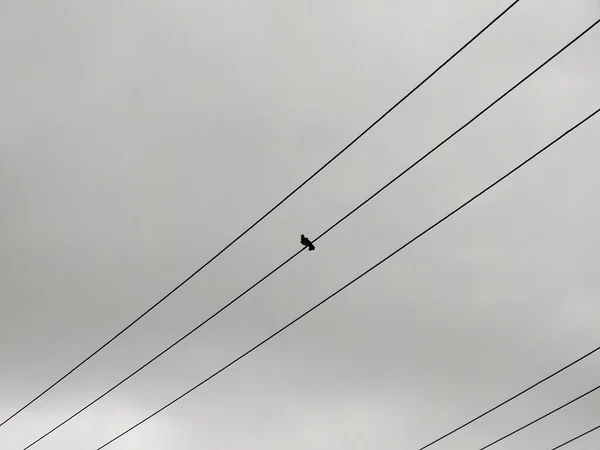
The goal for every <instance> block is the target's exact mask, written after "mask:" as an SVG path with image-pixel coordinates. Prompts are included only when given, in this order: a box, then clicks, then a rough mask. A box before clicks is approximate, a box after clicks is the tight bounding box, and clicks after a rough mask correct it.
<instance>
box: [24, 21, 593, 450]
mask: <svg viewBox="0 0 600 450" xmlns="http://www.w3.org/2000/svg"><path fill="white" fill-rule="evenodd" d="M598 23H600V19H599V20H597V21H596V22H595V23H593V24H592V25H591V26H589V27H588V28H587V29H586V30H584V31H583V32H582V33H580V34H579V35H578V36H576V37H575V38H574V39H572V40H571V41H570V42H569V43H567V44H566V45H565V46H564V47H562V48H561V49H560V50H559V51H558V52H556V53H554V54H553V55H552V56H551V57H550V58H548V59H547V60H546V61H545V62H544V63H542V64H541V65H539V66H538V67H537V68H536V69H534V70H533V71H532V72H530V73H529V74H528V75H527V76H525V77H524V78H522V79H521V80H520V81H519V82H518V83H517V84H515V85H513V86H512V87H511V88H510V89H509V90H508V91H506V92H505V93H504V94H502V95H501V96H500V97H498V98H497V99H496V100H494V101H493V102H492V103H490V104H489V105H488V106H487V107H485V108H484V109H483V110H482V111H480V112H479V113H478V114H477V115H475V116H474V117H473V118H472V119H470V120H469V121H468V122H466V123H465V124H464V125H463V126H461V127H460V128H459V129H457V130H456V131H455V132H454V133H452V134H451V135H450V136H449V137H447V138H446V139H444V140H443V141H442V142H440V143H439V144H438V145H436V146H435V147H434V148H433V149H431V150H430V151H429V152H427V153H426V154H425V155H423V156H422V157H421V158H419V159H418V160H417V161H416V162H414V163H413V164H411V165H410V166H409V167H408V168H406V169H405V170H403V171H402V172H401V173H399V174H398V175H396V176H395V177H394V178H393V179H392V180H390V181H389V182H388V183H386V184H385V185H384V186H383V187H381V188H380V189H379V190H377V191H376V192H375V193H374V194H372V195H371V196H370V197H368V198H367V199H366V200H364V201H363V202H362V203H360V204H359V205H358V206H357V207H355V208H354V209H353V210H352V211H350V212H349V213H347V214H346V215H345V216H344V217H342V218H341V219H339V220H338V221H337V222H335V223H334V224H333V225H332V226H330V227H329V228H328V229H327V230H325V231H324V232H323V233H321V234H320V235H319V236H318V237H316V238H315V239H314V240H313V242H317V241H318V240H319V239H321V238H322V237H323V236H325V235H326V234H327V233H329V232H330V231H331V230H333V229H334V228H335V227H337V226H338V225H339V224H341V223H342V222H343V221H345V220H346V219H347V218H349V217H350V216H351V215H352V214H354V213H355V212H357V211H358V210H359V209H360V208H362V207H363V206H364V205H366V204H367V203H368V202H370V201H371V200H372V199H373V198H375V197H376V196H377V195H379V194H380V193H381V192H383V191H384V190H385V189H387V188H388V187H389V186H391V185H392V184H393V183H394V182H395V181H397V180H398V179H399V178H401V177H402V176H403V175H405V174H406V173H407V172H408V171H409V170H411V169H412V168H414V167H415V166H417V165H418V164H419V163H421V162H422V161H423V160H424V159H426V158H427V157H428V156H430V155H431V154H432V153H433V152H435V151H436V150H437V149H439V148H440V147H441V146H442V145H444V144H445V143H446V142H448V141H449V140H450V139H452V138H453V137H454V136H456V135H457V134H458V133H460V132H461V131H462V130H464V129H465V128H467V127H468V126H469V125H470V124H472V123H473V122H474V121H475V120H477V119H478V118H479V117H481V116H482V115H483V114H484V113H485V112H487V111H488V110H489V109H490V108H492V107H493V106H494V105H495V104H496V103H498V102H499V101H501V100H502V99H503V98H504V97H506V96H507V95H508V94H510V93H511V92H512V91H513V90H515V89H516V88H517V87H519V86H520V85H521V84H523V83H524V82H525V81H526V80H528V79H529V78H530V77H532V76H533V75H534V74H535V73H537V72H538V71H539V70H541V69H542V68H543V67H544V66H545V65H547V64H548V63H549V62H550V61H552V60H553V59H554V58H556V57H557V56H558V55H560V54H561V53H562V52H563V51H565V50H566V49H567V48H569V47H570V46H571V45H572V44H574V43H575V42H576V41H577V40H579V39H580V38H581V37H583V36H584V35H585V34H586V33H588V32H589V31H590V30H591V29H592V28H593V27H595V26H596V25H597V24H598ZM303 251H304V248H302V249H300V250H298V251H297V252H296V253H294V254H293V255H292V256H290V257H289V258H288V259H286V260H285V261H283V262H282V263H281V264H279V265H278V266H277V267H275V268H274V269H273V270H271V271H270V272H269V273H267V274H266V275H265V276H263V277H262V278H261V279H259V280H258V281H257V282H255V283H254V284H253V285H252V286H250V287H249V288H247V289H246V290H245V291H244V292H242V293H241V294H239V295H238V296H237V297H235V298H234V299H233V300H231V301H230V302H229V303H227V304H225V305H224V306H222V307H221V308H220V309H219V310H217V311H216V312H215V313H213V314H212V315H211V316H209V317H208V318H206V319H205V320H204V321H202V322H201V323H200V324H198V325H197V326H195V327H194V328H192V329H191V330H190V331H189V332H187V333H186V334H185V335H183V336H182V337H181V338H179V339H178V340H176V341H175V342H174V343H172V344H171V345H169V346H168V347H166V348H165V349H164V350H162V351H161V352H160V353H158V354H157V355H156V356H154V357H153V358H152V359H150V360H149V361H147V362H146V363H145V364H144V365H142V366H141V367H139V368H138V369H137V370H135V371H134V372H132V373H131V374H130V375H128V376H127V377H125V378H124V379H123V380H121V381H120V382H118V383H117V384H115V385H114V386H113V387H111V388H110V389H108V390H107V391H106V392H104V393H103V394H102V395H100V396H99V397H97V398H96V399H94V400H93V401H91V402H90V403H88V404H87V405H86V406H84V407H82V408H81V409H80V410H78V411H77V412H75V413H74V414H72V415H71V416H70V417H68V418H67V419H65V420H64V421H62V422H61V423H59V424H58V425H56V426H55V427H54V428H52V429H51V430H49V431H48V432H46V433H45V434H44V435H42V436H40V437H39V438H38V439H36V440H35V441H33V442H32V443H31V444H29V445H28V446H27V447H25V449H24V450H26V449H28V448H30V447H32V446H33V445H35V444H37V443H38V442H39V441H41V440H42V439H44V438H45V437H47V436H48V435H50V434H51V433H53V432H54V431H56V430H57V429H59V428H60V427H62V426H63V425H65V424H67V423H68V422H69V421H71V420H72V419H74V418H75V417H76V416H78V415H79V414H81V413H82V412H84V411H85V410H86V409H88V408H89V407H91V406H92V405H94V404H95V403H97V402H98V401H100V400H101V399H102V398H104V397H105V396H107V395H108V394H110V393H111V392H112V391H114V390H115V389H117V388H118V387H119V386H121V385H122V384H123V383H125V382H126V381H128V380H129V379H131V378H132V377H134V376H135V375H136V374H138V373H139V372H141V371H142V370H143V369H145V368H146V367H147V366H149V365H150V364H152V363H153V362H154V361H156V360H157V359H159V358H160V357H161V356H162V355H164V354H165V353H167V352H168V351H170V350H171V349H172V348H173V347H175V346H177V345H179V344H180V343H181V342H182V341H184V340H185V339H187V338H188V337H189V336H191V335H192V334H193V333H195V332H196V331H198V330H199V329H200V328H202V327H203V326H204V325H205V324H207V323H208V322H210V321H211V320H212V319H214V318H215V317H216V316H218V315H219V314H221V313H222V312H223V311H225V310H226V309H227V308H229V307H230V306H231V305H233V304H234V303H236V302H237V301H238V300H239V299H241V298H242V297H243V296H244V295H246V294H247V293H248V292H250V291H251V290H253V289H254V288H256V287H257V286H258V285H259V284H261V283H262V282H263V281H265V280H266V279H267V278H269V277H270V276H271V275H273V274H275V272H277V271H279V270H280V269H281V268H282V267H284V266H285V265H287V264H288V263H290V262H291V261H292V260H293V259H294V258H296V257H297V256H298V255H299V254H300V253H302V252H303Z"/></svg>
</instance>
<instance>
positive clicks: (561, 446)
mask: <svg viewBox="0 0 600 450" xmlns="http://www.w3.org/2000/svg"><path fill="white" fill-rule="evenodd" d="M596 430H600V425H598V426H596V427H594V428H592V429H591V430H587V431H586V432H584V433H581V434H579V435H577V436H575V437H574V438H573V439H569V440H568V441H567V442H563V443H562V444H560V445H558V446H556V447H554V448H553V449H550V450H558V449H559V448H563V447H565V446H567V445H569V444H570V443H572V442H575V441H576V440H577V439H581V438H582V437H584V436H587V435H588V434H590V433H593V432H594V431H596Z"/></svg>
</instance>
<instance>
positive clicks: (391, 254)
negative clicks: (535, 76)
mask: <svg viewBox="0 0 600 450" xmlns="http://www.w3.org/2000/svg"><path fill="white" fill-rule="evenodd" d="M599 112H600V108H599V109H596V110H595V111H594V112H592V113H591V114H590V115H588V116H587V117H586V118H584V119H582V120H581V121H580V122H578V123H577V124H576V125H574V126H572V127H571V128H569V129H568V130H566V131H565V132H564V133H562V134H561V135H560V136H558V137H557V138H555V139H554V140H553V141H552V142H550V143H549V144H547V145H546V146H544V147H543V148H542V149H540V150H538V151H537V152H536V153H534V154H533V155H532V156H530V157H529V158H527V159H526V160H525V161H523V162H521V163H520V164H519V165H518V166H516V167H515V168H513V169H512V170H510V171H509V172H507V173H506V174H505V175H503V176H502V177H500V178H498V179H497V180H496V181H494V182H493V183H492V184H490V185H489V186H487V187H486V188H485V189H483V190H482V191H480V192H479V193H477V194H476V195H474V196H473V197H471V198H470V199H469V200H467V201H466V202H464V203H463V204H461V205H460V206H458V207H457V208H455V209H454V210H453V211H451V212H450V213H448V214H447V215H445V216H444V217H442V218H441V219H440V220H438V221H437V222H435V223H434V224H433V225H431V226H429V227H428V228H426V229H425V230H424V231H422V232H421V233H419V234H418V235H416V236H415V237H413V238H412V239H410V240H409V241H408V242H406V243H405V244H404V245H402V246H401V247H399V248H398V249H396V250H394V251H393V252H392V253H390V254H389V255H388V256H386V257H385V258H383V259H382V260H380V261H379V262H377V263H376V264H375V265H373V266H371V267H370V268H369V269H367V270H366V271H364V272H362V273H361V274H360V275H358V276H357V277H355V278H354V279H352V280H351V281H350V282H348V283H346V284H345V285H344V286H342V287H341V288H339V289H338V290H336V291H335V292H334V293H332V294H330V295H329V296H328V297H326V298H325V299H323V300H321V301H320V302H319V303H317V304H316V305H314V306H313V307H311V308H310V309H308V310H307V311H305V312H304V313H302V314H301V315H299V316H298V317H296V318H295V319H294V320H292V321H291V322H289V323H288V324H286V325H285V326H283V327H282V328H280V329H279V330H277V331H276V332H275V333H273V334H271V335H270V336H268V337H267V338H265V339H263V340H262V341H261V342H259V343H258V344H256V345H255V346H254V347H252V348H251V349H249V350H247V351H246V352H244V353H243V354H241V355H240V356H238V357H237V358H235V359H234V360H233V361H231V362H229V363H228V364H227V365H225V366H223V367H222V368H221V369H219V370H218V371H216V372H214V373H213V374H212V375H210V376H209V377H207V378H205V379H204V380H202V381H201V382H200V383H198V384H196V385H195V386H193V387H192V388H190V389H188V390H187V391H185V392H184V393H183V394H181V395H179V396H178V397H177V398H175V399H174V400H171V401H170V402H169V403H167V404H166V405H164V406H162V407H161V408H159V409H158V410H156V411H155V412H153V413H152V414H150V415H149V416H147V417H146V418H144V419H142V420H141V421H139V422H137V423H136V424H135V425H133V426H131V427H130V428H128V429H127V430H125V431H123V432H122V433H121V434H119V435H117V436H115V437H114V438H112V439H111V440H109V441H108V442H106V443H105V444H103V445H101V446H100V447H98V448H97V449H96V450H101V449H103V448H105V447H107V446H108V445H110V444H112V443H113V442H115V441H116V440H118V439H120V438H121V437H123V436H125V435H126V434H128V433H130V432H131V431H133V430H134V429H136V428H137V427H139V426H140V425H142V424H144V423H145V422H147V421H148V420H150V419H151V418H153V417H154V416H156V415H157V414H160V413H161V412H162V411H164V410H165V409H167V408H169V407H170V406H172V405H173V404H175V403H177V402H178V401H180V400H181V399H183V398H184V397H186V396H187V395H189V394H190V393H192V392H193V391H195V390H196V389H198V388H199V387H200V386H202V385H204V384H205V383H207V382H208V381H210V380H212V379H213V378H215V377H216V376H218V375H219V374H220V373H222V372H224V371H225V370H227V369H228V368H229V367H231V366H233V365H234V364H236V363H237V362H238V361H240V360H242V359H243V358H245V357H246V356H248V355H249V354H251V353H253V352H254V351H256V350H257V349H258V348H260V347H261V346H263V345H264V344H266V343H267V342H269V341H270V340H271V339H273V338H274V337H276V336H278V335H279V334H280V333H282V332H283V331H285V330H287V329H288V328H289V327H291V326H292V325H294V324H295V323H296V322H298V321H300V320H301V319H303V318H304V317H305V316H307V315H308V314H310V313H312V312H313V311H315V310H316V309H317V308H319V307H320V306H322V305H323V304H325V303H326V302H327V301H329V300H330V299H331V298H333V297H335V296H336V295H338V294H339V293H341V292H342V291H344V290H345V289H347V288H348V287H350V286H352V285H353V284H354V283H356V282H357V281H358V280H360V279H361V278H363V277H364V276H365V275H367V274H369V273H370V272H372V271H373V270H375V269H376V268H377V267H379V266H381V265H382V264H383V263H385V262H386V261H387V260H389V259H390V258H392V257H393V256H394V255H396V254H397V253H399V252H400V251H402V250H403V249H405V248H406V247H408V246H409V245H410V244H412V243H413V242H415V241H416V240H418V239H419V238H421V237H422V236H424V235H425V234H427V233H428V232H430V231H431V230H433V229H434V228H436V227H437V226H439V225H440V224H441V223H443V222H445V221H446V220H448V219H449V218H450V217H452V216H453V215H454V214H456V213H457V212H459V211H460V210H462V209H463V208H464V207H466V206H467V205H469V204H470V203H472V202H473V201H474V200H476V199H477V198H479V197H481V196H482V195H483V194H485V193H486V192H487V191H489V190H490V189H492V188H493V187H494V186H496V185H497V184H499V183H501V182H502V181H503V180H505V179H506V178H508V177H509V176H510V175H512V174H513V173H515V172H516V171H517V170H519V169H520V168H522V167H523V166H525V165H526V164H528V163H529V162H531V161H532V160H533V159H535V158H536V157H538V156H539V155H541V154H542V153H543V152H545V151H546V150H547V149H548V148H550V147H551V146H553V145H554V144H556V143H557V142H558V141H560V140H561V139H563V138H564V137H565V136H567V135H568V134H570V133H571V132H573V131H574V130H575V129H577V128H579V127H580V126H581V125H583V124H584V123H585V122H587V121H588V120H590V119H591V118H592V117H594V116H595V115H596V114H598V113H599Z"/></svg>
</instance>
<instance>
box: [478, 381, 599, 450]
mask: <svg viewBox="0 0 600 450" xmlns="http://www.w3.org/2000/svg"><path fill="white" fill-rule="evenodd" d="M598 389H600V385H598V386H596V387H595V388H593V389H590V390H589V391H587V392H585V393H583V394H581V395H580V396H579V397H577V398H574V399H573V400H571V401H568V402H567V403H565V404H563V405H561V406H559V407H558V408H555V409H553V410H552V411H550V412H547V413H546V414H544V415H543V416H541V417H538V418H537V419H535V420H532V421H531V422H529V423H528V424H526V425H523V426H522V427H519V428H517V429H516V430H513V431H511V432H510V433H508V434H505V435H504V436H502V437H501V438H498V439H496V440H495V441H494V442H490V443H489V444H488V445H485V446H483V447H481V448H480V449H479V450H485V449H487V448H490V447H491V446H493V445H496V444H497V443H498V442H501V441H503V440H505V439H507V438H509V437H511V436H513V435H515V434H517V433H519V432H520V431H523V430H524V429H526V428H529V427H530V426H532V425H535V424H536V423H538V422H540V421H542V420H544V419H545V418H547V417H549V416H551V415H552V414H555V413H557V412H558V411H560V410H562V409H564V408H566V407H567V406H569V405H572V404H573V403H575V402H578V401H579V400H581V399H582V398H584V397H586V396H588V395H590V394H591V393H593V392H595V391H597V390H598Z"/></svg>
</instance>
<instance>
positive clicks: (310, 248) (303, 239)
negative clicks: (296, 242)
mask: <svg viewBox="0 0 600 450" xmlns="http://www.w3.org/2000/svg"><path fill="white" fill-rule="evenodd" d="M300 243H301V244H302V245H304V246H305V247H308V251H309V252H312V251H313V250H314V249H315V246H314V245H313V243H312V242H311V240H310V239H309V238H307V237H306V236H304V235H303V234H301V235H300Z"/></svg>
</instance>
